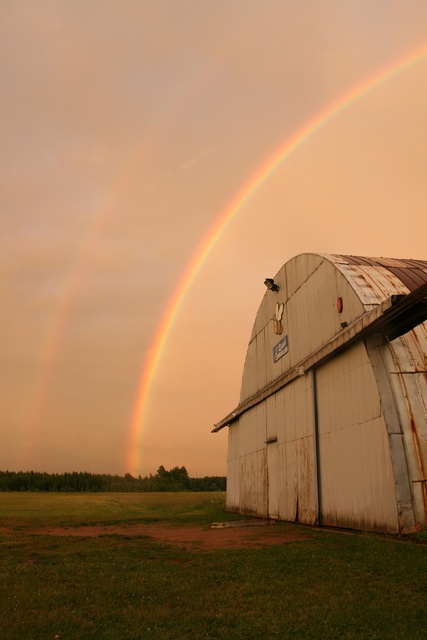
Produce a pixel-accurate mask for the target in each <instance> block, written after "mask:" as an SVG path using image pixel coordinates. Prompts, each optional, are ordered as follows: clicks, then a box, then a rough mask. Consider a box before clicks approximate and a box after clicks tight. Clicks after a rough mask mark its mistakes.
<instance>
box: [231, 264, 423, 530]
mask: <svg viewBox="0 0 427 640" xmlns="http://www.w3.org/2000/svg"><path fill="white" fill-rule="evenodd" d="M426 274H427V262H420V261H402V260H394V259H382V258H378V259H376V258H357V257H351V256H326V255H322V254H303V255H300V256H297V257H295V258H293V259H292V260H290V261H289V262H288V263H286V264H285V265H284V266H283V267H282V268H281V269H280V271H279V272H278V273H277V275H276V276H275V278H274V280H275V282H276V283H277V284H278V285H279V290H278V291H277V292H272V291H267V292H266V293H265V295H264V298H263V300H262V302H261V305H260V308H259V310H258V313H257V316H256V318H255V322H254V325H253V330H252V334H251V338H250V342H249V346H248V350H247V356H246V361H245V366H244V371H243V377H242V387H241V394H240V405H239V407H238V408H237V410H236V411H237V414H230V416H232V417H231V418H230V422H229V423H226V422H225V420H224V424H223V426H225V425H226V424H229V448H228V482H227V508H228V509H230V510H233V511H238V512H241V513H245V514H254V515H259V516H267V515H268V516H269V517H271V518H278V519H283V520H288V521H295V520H296V521H299V522H302V523H310V524H314V523H316V522H317V523H321V524H324V525H330V526H340V527H349V528H355V529H366V530H381V531H389V532H410V531H415V530H416V529H417V527H418V526H419V525H418V523H421V524H427V400H426V398H427V356H426V354H427V324H422V325H419V326H418V327H416V328H415V329H413V330H412V331H410V332H409V333H407V334H406V335H404V336H401V337H399V338H396V339H395V340H393V341H392V342H387V341H386V340H385V338H384V335H383V334H381V335H380V334H379V333H375V331H373V332H372V333H369V334H368V333H367V332H366V331H365V333H363V339H362V337H361V338H360V341H359V342H358V343H354V342H353V343H352V346H350V344H348V345H347V349H346V350H345V351H341V350H338V349H340V348H341V346H342V343H341V342H340V339H341V334H340V332H342V330H343V329H345V328H346V327H349V330H350V331H354V334H352V337H356V327H357V331H360V330H361V329H360V327H362V328H363V330H364V329H365V328H368V327H370V326H371V325H370V323H371V322H372V320H371V318H372V317H373V314H372V313H371V311H372V310H373V309H374V308H376V309H377V311H379V313H381V314H385V313H386V312H388V310H389V309H390V308H391V306H392V305H393V304H394V301H393V300H391V299H390V296H395V295H402V294H403V295H405V294H408V293H409V292H410V291H413V290H414V288H416V287H417V286H420V285H421V284H422V283H423V282H427V275H426ZM338 299H342V302H343V308H342V309H341V310H340V309H339V308H338V306H337V300H338ZM389 299H390V300H389ZM386 301H387V302H388V301H389V305H390V306H386V305H383V303H384V302H386ZM278 304H279V305H281V304H283V316H282V319H281V324H282V327H279V326H278V323H277V321H275V314H276V312H277V311H276V310H277V305H278ZM378 305H381V306H378ZM340 306H341V305H340ZM340 311H341V312H340ZM377 311H375V313H377ZM377 317H378V316H377V315H375V318H377ZM355 321H358V322H357V323H356V322H355ZM365 322H367V323H369V324H365ZM381 326H382V327H383V325H381ZM280 328H281V329H282V330H281V331H280V330H279V329H280ZM376 330H377V331H378V325H376ZM380 330H381V329H380ZM383 332H384V330H383ZM285 337H286V338H287V344H288V349H287V350H284V351H283V353H280V355H281V357H280V358H279V359H277V361H275V358H274V357H273V349H274V347H275V346H277V345H278V343H280V342H281V341H282V340H283V339H284V338H285ZM332 340H335V342H334V343H333V344H334V349H335V348H337V351H335V352H334V353H333V354H332V353H330V352H329V351H327V349H324V350H323V351H322V352H321V353H322V357H323V358H326V357H330V359H329V360H328V361H327V362H325V360H323V364H317V365H316V364H315V363H316V360H315V357H317V356H315V354H316V353H317V354H318V353H319V350H320V349H321V348H322V347H323V346H324V345H326V344H328V345H330V344H332V343H331V342H330V341H332ZM328 348H329V347H328ZM307 359H308V360H307ZM307 363H308V364H307ZM301 364H303V365H304V368H305V370H304V369H303V367H301ZM307 366H308V369H307ZM310 367H312V368H310ZM284 374H285V375H286V377H284ZM299 374H301V375H300V377H295V376H298V375H299ZM279 378H280V380H279ZM275 381H276V384H275V385H274V386H272V383H274V382H275ZM280 385H284V386H280ZM269 394H270V395H269ZM239 409H240V411H239ZM237 416H238V418H237ZM221 428H222V427H221Z"/></svg>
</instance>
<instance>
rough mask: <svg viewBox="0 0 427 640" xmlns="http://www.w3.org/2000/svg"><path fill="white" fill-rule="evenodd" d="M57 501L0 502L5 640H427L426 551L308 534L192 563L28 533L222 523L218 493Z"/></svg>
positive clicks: (103, 540)
mask: <svg viewBox="0 0 427 640" xmlns="http://www.w3.org/2000/svg"><path fill="white" fill-rule="evenodd" d="M65 498H67V500H65V499H64V500H62V496H57V495H54V494H53V495H46V494H37V495H35V496H31V495H29V494H8V495H2V494H0V514H1V515H2V516H3V515H4V517H2V520H1V523H0V526H5V525H6V524H7V523H9V525H8V526H10V525H12V526H13V531H12V532H11V533H7V534H2V535H1V536H0V638H1V640H12V639H13V640H15V639H16V640H18V639H19V640H21V639H23V638H28V639H29V640H39V639H42V638H43V639H49V638H52V639H54V638H55V637H60V638H61V639H62V640H65V639H72V640H76V639H78V640H86V639H89V638H98V639H102V640H104V639H105V640H117V639H120V640H142V639H146V638H156V639H159V640H166V639H170V640H172V639H173V640H179V639H192V638H195V639H214V638H215V639H218V640H219V639H221V640H223V639H234V638H235V639H242V640H252V639H254V640H255V639H258V638H265V639H266V640H269V639H276V638H277V639H281V640H282V639H291V638H301V639H304V640H311V639H316V638H334V639H335V638H336V639H337V640H338V639H340V640H341V639H355V640H356V639H358V640H359V639H361V638H366V639H372V640H374V639H378V638H384V639H387V640H390V639H397V640H398V639H402V640H403V639H404V640H408V639H410V640H417V639H422V638H427V580H426V578H427V547H426V546H424V545H419V544H412V543H408V542H400V541H397V540H393V539H390V538H381V537H379V536H371V535H344V534H342V533H331V532H325V531H316V532H314V534H313V535H310V536H307V538H306V539H305V540H302V541H298V542H294V543H285V544H279V545H275V546H270V547H265V548H262V549H218V550H211V551H202V550H200V549H194V550H191V551H187V550H185V549H183V548H181V547H179V546H172V545H171V546H169V545H165V544H159V543H155V542H153V541H152V540H151V539H149V538H147V537H143V536H140V537H130V536H129V537H127V536H119V535H111V536H110V535H107V536H102V537H99V538H84V537H77V538H75V537H70V538H66V537H52V536H44V535H34V534H31V533H30V530H31V528H32V527H33V526H35V523H36V526H50V525H57V524H58V523H60V522H62V523H65V524H67V525H73V526H75V525H76V523H78V524H85V523H91V524H93V523H98V524H105V523H108V522H114V523H135V522H158V521H159V520H164V521H167V522H169V523H173V522H176V523H177V524H178V525H183V524H186V523H187V524H188V523H189V522H193V523H195V522H199V523H200V524H207V523H209V522H211V521H215V520H225V519H226V518H227V517H228V516H227V515H226V514H225V512H224V499H223V495H222V494H220V495H218V494H203V495H200V494H173V495H172V494H166V495H160V494H156V495H152V494H143V495H141V494H140V495H138V496H129V494H116V495H114V496H112V495H109V494H103V495H102V496H92V495H86V496H81V495H79V494H75V495H72V496H65ZM211 500H213V501H211ZM86 518H87V520H86ZM277 526H278V527H279V526H280V527H283V528H286V527H287V526H288V525H286V524H280V525H277ZM292 529H293V530H294V529H295V525H292Z"/></svg>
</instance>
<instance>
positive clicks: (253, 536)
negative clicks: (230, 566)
mask: <svg viewBox="0 0 427 640" xmlns="http://www.w3.org/2000/svg"><path fill="white" fill-rule="evenodd" d="M31 533H34V534H39V535H51V536H81V537H90V538H93V537H98V536H108V535H123V536H127V537H130V536H147V537H148V538H152V539H153V540H155V541H156V542H162V543H164V544H171V545H177V546H179V547H181V548H185V549H225V548H257V547H258V548H259V547H265V546H268V545H274V544H283V543H289V542H295V541H296V540H306V539H307V538H308V537H310V534H309V532H308V531H307V533H304V532H299V531H295V530H294V531H292V529H290V528H288V527H285V526H281V525H274V526H272V525H269V524H266V525H265V526H248V525H246V526H227V527H214V528H206V527H204V526H201V525H186V526H173V525H164V524H148V525H145V524H134V525H127V526H102V525H97V526H85V527H55V528H53V527H52V528H43V529H36V530H34V531H31Z"/></svg>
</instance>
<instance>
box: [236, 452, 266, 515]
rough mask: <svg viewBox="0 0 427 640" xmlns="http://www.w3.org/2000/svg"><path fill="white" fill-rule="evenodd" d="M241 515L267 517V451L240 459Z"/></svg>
mask: <svg viewBox="0 0 427 640" xmlns="http://www.w3.org/2000/svg"><path fill="white" fill-rule="evenodd" d="M239 471H240V477H239V485H240V496H239V497H240V508H239V511H240V513H245V514H247V515H257V516H263V517H266V516H267V473H266V450H265V448H264V449H262V450H261V451H255V452H254V453H252V454H249V455H247V456H243V457H241V458H240V470H239Z"/></svg>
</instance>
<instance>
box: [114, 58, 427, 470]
mask: <svg viewBox="0 0 427 640" xmlns="http://www.w3.org/2000/svg"><path fill="white" fill-rule="evenodd" d="M426 56H427V46H425V45H424V46H422V47H421V48H418V49H416V50H415V51H412V52H411V53H409V54H408V55H406V56H404V57H403V58H400V59H399V60H397V61H395V62H393V63H392V64H390V65H388V66H387V67H385V68H383V69H381V70H380V71H379V72H377V73H376V74H375V75H373V76H370V77H369V78H368V79H365V80H363V81H362V82H361V83H359V84H358V85H356V86H355V87H353V88H351V89H350V90H349V91H348V92H346V93H345V94H344V95H343V96H341V97H339V98H338V99H337V100H336V101H334V102H333V103H332V104H330V105H328V106H326V107H325V108H324V109H322V111H320V112H319V113H318V114H316V115H315V116H314V117H313V118H311V119H310V120H308V121H307V122H306V123H305V124H304V125H303V126H302V127H300V128H299V129H298V130H297V131H295V133H293V135H292V136H290V137H289V138H286V139H285V140H284V141H283V142H282V143H281V144H280V145H279V146H278V147H277V149H276V150H275V151H274V152H273V153H272V154H271V155H269V156H268V157H267V158H265V159H264V161H263V162H262V164H261V165H260V166H259V167H257V169H256V170H255V171H254V172H253V173H252V175H250V177H249V178H248V180H247V181H246V182H245V183H244V184H243V185H242V186H241V187H240V189H239V191H238V192H237V193H236V195H235V196H234V197H233V199H232V200H231V201H230V202H229V203H228V204H227V206H226V207H225V209H224V210H223V211H222V212H221V213H220V214H219V215H218V217H217V218H216V220H215V221H214V223H213V224H212V226H211V227H210V228H209V230H208V231H207V233H206V234H205V236H204V237H203V239H202V240H201V242H200V244H199V245H198V247H197V249H196V251H195V252H194V253H193V255H192V256H191V258H190V260H189V261H188V264H187V266H186V267H185V270H184V272H183V273H182V274H181V277H180V279H179V281H178V283H177V285H176V287H175V289H174V291H173V294H172V296H171V298H170V299H169V301H168V303H167V305H166V308H165V310H164V312H163V315H162V318H161V320H160V323H159V325H158V327H157V329H156V332H155V334H154V336H153V339H152V342H151V346H150V349H149V355H148V358H147V360H146V362H145V363H144V366H143V370H142V374H141V378H140V383H139V386H138V393H137V397H136V402H135V405H134V408H133V412H132V420H131V424H130V428H129V444H128V449H127V459H126V463H125V464H126V468H127V469H131V470H132V469H135V468H136V467H137V466H138V460H139V447H140V442H139V439H140V436H141V433H142V430H143V427H144V425H145V414H146V410H147V405H148V401H149V395H150V390H151V386H152V383H153V380H154V378H155V376H156V374H157V371H158V369H159V365H160V362H161V359H162V355H163V352H164V350H165V347H166V344H167V342H168V340H169V338H170V335H171V331H172V329H173V326H174V323H175V320H176V318H177V316H178V314H179V312H180V310H181V307H182V305H183V304H184V302H185V299H186V296H187V294H188V292H189V290H190V289H191V286H192V285H193V283H194V281H195V279H196V278H197V276H198V274H199V272H200V270H201V268H202V266H203V264H204V262H205V261H206V260H207V258H208V256H209V255H210V253H211V251H212V249H213V248H214V246H215V245H216V244H217V242H218V241H219V240H220V238H221V236H222V235H223V234H224V232H225V231H226V230H227V228H228V226H229V225H230V224H231V222H232V221H233V220H234V218H235V217H236V216H237V215H238V214H239V213H240V211H241V210H242V209H243V207H244V206H245V204H246V203H247V202H248V200H249V199H250V198H251V197H252V196H253V194H254V193H255V192H256V191H257V190H258V189H259V188H260V187H261V186H262V185H263V184H264V183H265V182H266V181H267V180H268V178H269V177H270V176H271V175H272V173H273V172H274V171H276V169H277V168H278V167H279V166H280V165H281V164H282V163H283V162H284V161H285V160H286V159H287V158H289V157H290V156H291V155H292V153H294V152H295V151H296V150H297V149H298V148H299V147H301V146H302V145H303V144H304V143H305V142H306V141H307V140H308V139H309V138H310V137H311V136H313V135H315V134H316V133H317V132H318V131H319V130H320V129H321V128H323V127H325V126H326V125H327V124H328V123H329V122H330V121H331V120H332V119H333V118H335V117H336V116H337V115H338V114H340V113H341V112H342V111H344V110H345V109H348V108H349V107H350V106H351V105H352V104H353V103H355V102H356V101H358V100H360V99H361V98H363V97H364V96H366V95H367V94H368V93H370V92H372V91H373V90H374V89H376V88H378V87H380V86H381V85H383V84H384V83H385V82H388V81H389V80H391V79H392V78H394V77H396V76H397V75H398V74H401V73H402V72H404V71H406V70H407V69H409V68H410V67H412V66H414V65H415V64H417V63H418V62H420V61H421V60H423V59H424V58H426Z"/></svg>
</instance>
